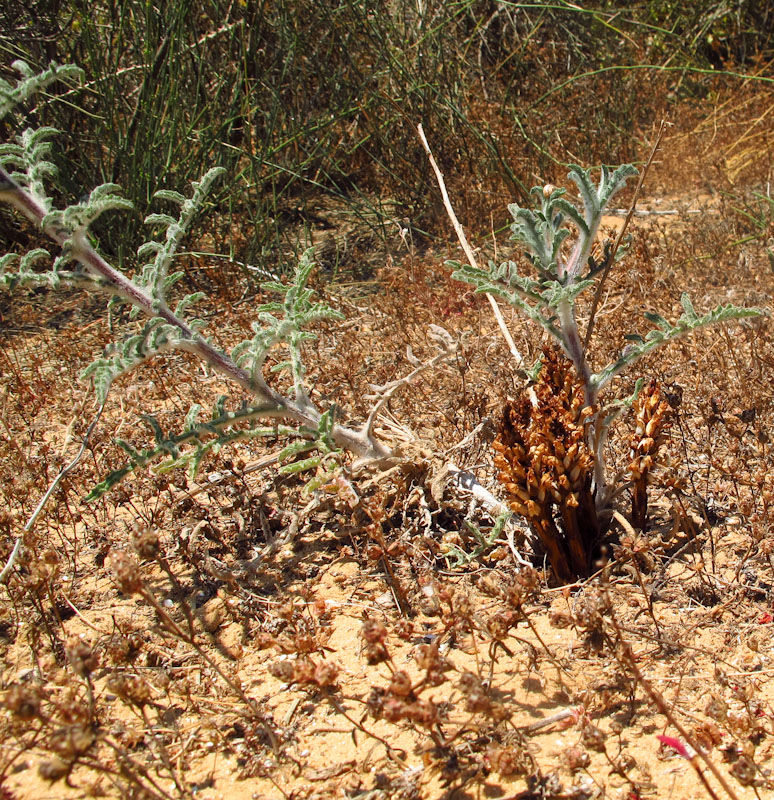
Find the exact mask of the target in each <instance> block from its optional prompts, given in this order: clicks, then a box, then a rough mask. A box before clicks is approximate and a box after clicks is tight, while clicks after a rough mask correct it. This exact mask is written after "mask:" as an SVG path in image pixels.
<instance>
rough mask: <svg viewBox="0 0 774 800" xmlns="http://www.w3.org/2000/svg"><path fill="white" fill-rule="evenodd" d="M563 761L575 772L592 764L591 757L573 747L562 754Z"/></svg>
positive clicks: (578, 748) (580, 749)
mask: <svg viewBox="0 0 774 800" xmlns="http://www.w3.org/2000/svg"><path fill="white" fill-rule="evenodd" d="M562 759H563V760H564V762H565V764H567V769H569V770H570V771H571V772H575V771H576V770H579V769H585V768H586V767H588V765H589V764H590V763H591V756H590V755H589V754H588V753H587V752H586V751H585V750H583V749H582V748H580V747H576V746H575V745H572V746H570V747H568V748H567V749H566V750H565V751H564V752H563V753H562Z"/></svg>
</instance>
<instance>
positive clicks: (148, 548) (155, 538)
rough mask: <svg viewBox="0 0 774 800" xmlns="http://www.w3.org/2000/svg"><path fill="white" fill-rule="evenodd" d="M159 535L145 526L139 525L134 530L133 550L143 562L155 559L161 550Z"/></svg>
mask: <svg viewBox="0 0 774 800" xmlns="http://www.w3.org/2000/svg"><path fill="white" fill-rule="evenodd" d="M160 547H161V545H160V543H159V535H158V533H156V531H151V530H149V529H148V528H147V527H145V526H144V525H140V524H137V525H135V526H134V528H133V529H132V549H133V550H134V552H135V553H137V555H138V556H139V557H140V558H142V559H143V560H153V559H155V558H156V557H157V556H158V554H159V550H160Z"/></svg>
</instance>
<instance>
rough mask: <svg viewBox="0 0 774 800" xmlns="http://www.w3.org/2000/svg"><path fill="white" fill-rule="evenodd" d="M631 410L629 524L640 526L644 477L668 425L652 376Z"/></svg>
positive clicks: (663, 401) (645, 509)
mask: <svg viewBox="0 0 774 800" xmlns="http://www.w3.org/2000/svg"><path fill="white" fill-rule="evenodd" d="M634 409H635V413H636V422H635V426H636V427H635V429H634V433H633V434H632V438H631V450H630V451H629V466H628V471H629V474H630V475H631V476H632V525H634V527H635V528H644V527H645V523H646V518H647V513H648V477H649V474H650V471H651V469H652V468H653V465H654V464H655V461H656V458H657V457H658V453H659V450H660V449H661V447H662V445H663V444H664V438H665V433H666V431H667V430H668V429H669V427H670V426H671V424H672V421H671V419H670V417H671V407H670V405H669V403H668V402H667V401H666V399H665V398H664V396H663V393H662V391H661V386H660V385H659V383H658V381H657V380H656V379H655V378H654V379H653V380H651V382H650V383H649V384H648V385H647V386H646V387H645V388H644V389H643V390H642V392H640V394H639V396H638V398H637V400H636V401H635V406H634Z"/></svg>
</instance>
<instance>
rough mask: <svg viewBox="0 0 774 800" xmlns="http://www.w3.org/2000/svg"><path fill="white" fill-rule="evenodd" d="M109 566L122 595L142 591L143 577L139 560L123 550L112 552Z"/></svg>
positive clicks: (109, 556) (109, 557)
mask: <svg viewBox="0 0 774 800" xmlns="http://www.w3.org/2000/svg"><path fill="white" fill-rule="evenodd" d="M108 566H109V568H110V571H111V572H112V573H113V579H114V580H115V582H116V586H117V587H118V590H119V591H120V592H121V593H122V594H135V593H137V592H139V591H140V589H142V576H141V575H140V566H139V564H138V563H137V560H136V559H135V558H134V557H133V556H131V555H129V553H126V552H125V551H123V550H111V551H110V553H109V555H108Z"/></svg>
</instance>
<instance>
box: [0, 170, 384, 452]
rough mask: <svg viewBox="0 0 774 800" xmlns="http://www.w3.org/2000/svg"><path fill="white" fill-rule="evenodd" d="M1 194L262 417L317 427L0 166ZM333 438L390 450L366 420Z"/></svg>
mask: <svg viewBox="0 0 774 800" xmlns="http://www.w3.org/2000/svg"><path fill="white" fill-rule="evenodd" d="M0 200H5V201H7V202H8V203H10V204H11V205H12V206H14V208H16V209H17V210H19V211H20V212H21V213H22V214H24V216H26V217H27V218H28V219H29V220H30V221H31V222H32V223H33V224H34V225H35V226H36V227H38V228H39V229H41V230H43V231H44V232H45V233H46V234H47V235H48V236H50V237H51V239H53V240H54V241H55V242H56V243H57V244H58V245H59V246H60V247H68V248H69V253H70V255H71V256H72V258H73V259H75V260H77V261H79V262H80V263H81V264H82V265H83V266H84V267H85V268H86V270H87V272H88V274H89V275H91V276H92V277H94V278H96V279H98V280H100V282H101V283H102V284H106V285H107V287H108V288H109V291H110V292H111V293H113V294H115V295H118V296H120V297H121V298H123V299H125V300H126V301H127V302H129V303H131V304H132V305H133V306H135V307H136V308H138V309H140V310H141V311H142V312H143V313H144V314H145V315H146V316H148V317H161V318H162V319H163V320H164V321H165V322H167V323H168V324H169V325H172V326H174V327H175V328H176V329H177V330H178V332H179V337H180V338H179V339H178V340H177V341H176V342H175V347H177V348H178V349H181V350H185V351H187V352H190V353H193V354H194V355H196V356H198V357H199V358H201V359H202V360H203V361H205V362H206V363H207V364H209V365H210V366H211V367H212V368H213V369H215V370H216V371H217V372H219V373H221V374H222V375H225V376H226V377H227V378H229V379H230V380H231V381H233V382H234V383H236V384H237V385H239V386H240V387H241V388H242V389H244V390H245V391H247V392H249V393H250V394H251V395H253V396H254V397H256V398H258V400H259V401H261V402H264V403H265V404H266V409H265V415H266V416H267V417H275V418H286V419H292V420H294V421H296V422H298V423H300V424H302V425H306V426H309V427H311V428H316V427H317V426H318V424H319V421H320V416H321V414H320V412H319V411H318V410H317V409H316V408H315V407H314V406H312V405H310V404H304V405H303V406H301V405H299V404H298V403H295V402H294V401H292V400H290V399H288V398H286V397H283V396H282V395H280V394H278V393H277V392H275V391H274V390H273V389H272V388H271V387H269V386H268V385H267V384H266V383H265V382H264V381H263V379H262V378H261V377H260V376H259V377H258V378H257V379H251V377H250V375H249V374H248V373H247V372H246V371H245V370H244V369H242V368H241V367H238V366H237V365H236V364H235V363H234V362H233V361H232V359H231V358H229V357H228V356H227V355H226V354H225V353H223V352H222V351H221V350H218V349H217V348H216V347H213V345H212V344H210V343H209V342H208V341H207V340H206V339H204V338H203V337H202V336H200V335H199V334H198V333H196V332H195V331H193V330H192V329H191V328H190V326H189V325H188V324H187V323H186V322H185V321H184V320H182V319H180V318H179V317H178V316H176V315H175V314H174V313H173V312H172V311H171V309H170V308H169V307H168V306H167V305H166V303H163V302H162V303H160V302H159V301H158V300H156V299H154V298H153V297H151V296H150V295H149V294H148V293H146V292H145V291H143V290H142V289H141V288H140V287H139V286H137V285H136V284H134V283H133V282H132V281H131V280H130V279H129V278H127V277H126V276H125V275H124V274H123V273H121V272H119V271H118V270H117V269H115V268H114V267H113V266H111V265H110V264H108V263H107V261H105V259H104V258H103V257H102V256H101V255H100V254H99V253H98V252H97V251H96V250H95V249H94V247H93V246H92V245H91V243H90V242H89V240H88V238H87V236H86V234H85V232H84V231H76V232H75V233H74V234H73V233H71V232H70V231H68V230H66V229H65V228H62V227H60V226H56V225H52V224H48V225H44V224H43V221H44V219H45V217H46V215H47V209H46V208H45V207H44V206H43V204H42V203H41V202H40V201H39V200H37V199H36V198H35V197H33V196H32V195H31V194H30V193H29V192H27V191H25V190H24V188H23V187H22V186H20V185H19V184H18V183H17V182H16V181H15V180H14V179H13V178H12V177H11V175H9V174H8V172H7V171H6V170H5V169H4V168H3V167H0ZM331 435H332V437H333V440H334V442H335V443H336V444H337V445H338V446H339V447H342V448H344V449H346V450H349V451H351V452H353V453H354V454H355V455H357V456H360V457H363V458H367V459H375V460H385V459H389V457H390V456H391V454H392V451H391V450H390V448H389V447H387V446H385V445H384V444H382V443H381V442H379V441H378V440H377V439H376V438H374V436H373V435H372V432H371V429H370V426H368V425H366V426H364V427H363V428H361V429H359V430H354V429H352V428H348V427H346V426H343V425H338V424H337V425H334V427H333V430H332V432H331Z"/></svg>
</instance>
